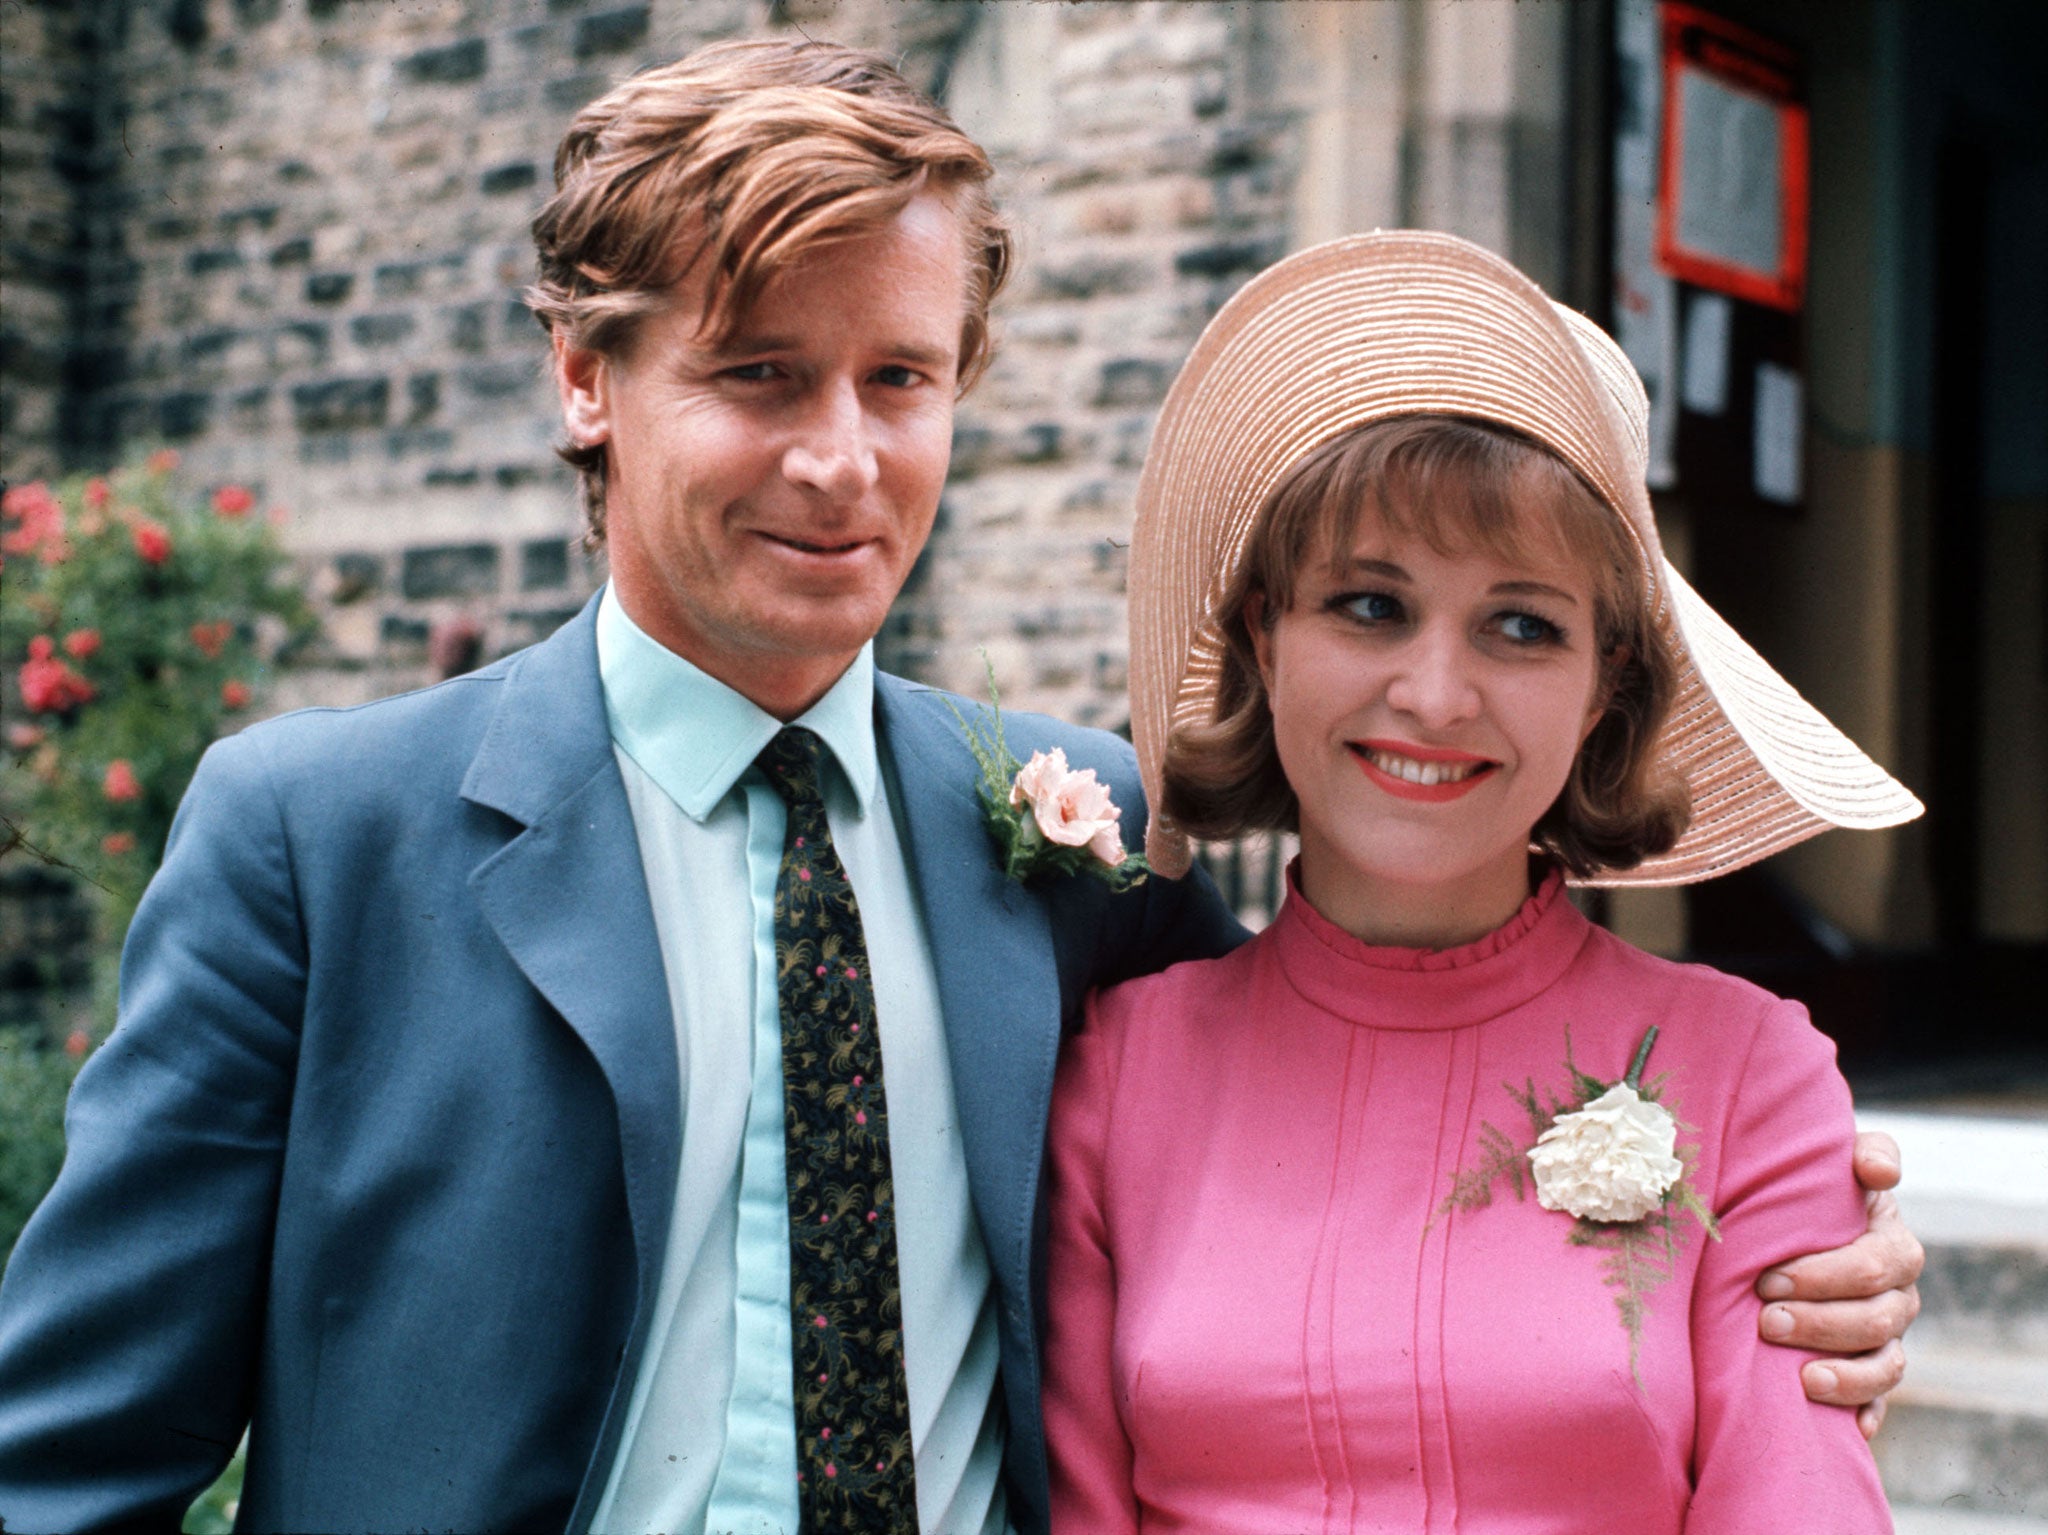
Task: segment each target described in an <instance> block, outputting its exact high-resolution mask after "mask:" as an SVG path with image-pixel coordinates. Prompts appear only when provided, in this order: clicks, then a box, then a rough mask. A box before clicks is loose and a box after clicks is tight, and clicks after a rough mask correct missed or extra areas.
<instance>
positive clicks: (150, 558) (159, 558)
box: [134, 517, 171, 565]
mask: <svg viewBox="0 0 2048 1535" xmlns="http://www.w3.org/2000/svg"><path fill="white" fill-rule="evenodd" d="M134 533H135V552H136V553H137V554H139V555H141V556H142V559H143V562H144V563H145V564H149V565H161V564H163V562H164V561H165V560H167V559H169V558H170V557H171V534H170V530H169V529H168V528H166V527H165V526H164V525H163V524H162V523H160V522H151V521H150V520H149V519H148V518H147V517H138V518H136V519H135V529H134Z"/></svg>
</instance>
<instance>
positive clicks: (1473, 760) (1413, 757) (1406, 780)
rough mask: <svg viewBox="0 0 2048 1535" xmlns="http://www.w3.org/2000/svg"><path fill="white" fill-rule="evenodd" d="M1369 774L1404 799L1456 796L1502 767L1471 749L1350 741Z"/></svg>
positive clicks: (1387, 789)
mask: <svg viewBox="0 0 2048 1535" xmlns="http://www.w3.org/2000/svg"><path fill="white" fill-rule="evenodd" d="M1347 745H1349V747H1350V749H1351V755H1352V756H1353V757H1354V758H1356V759H1357V761H1358V763H1359V765H1360V766H1361V767H1363V768H1364V769H1365V774H1366V777H1368V778H1370V779H1371V780H1372V781H1373V782H1374V783H1375V784H1377V785H1379V787H1380V788H1382V789H1384V790H1386V791H1387V792H1388V793H1389V794H1392V795H1394V796H1396V797H1397V798H1400V799H1419V800H1431V801H1441V800H1448V799H1456V798H1458V797H1459V796H1460V795H1462V794H1465V793H1467V792H1469V791H1470V790H1472V789H1475V788H1477V787H1478V786H1479V785H1480V783H1481V782H1483V781H1484V780H1485V779H1486V778H1488V777H1489V776H1491V775H1492V773H1493V771H1494V770H1495V769H1496V768H1498V767H1499V766H1500V764H1499V763H1498V762H1494V761H1492V760H1490V759H1488V758H1485V757H1475V756H1473V755H1472V754H1471V753H1470V752H1454V751H1444V750H1441V749H1435V748H1428V747H1405V748H1404V749H1399V750H1397V749H1396V748H1395V747H1393V746H1392V745H1389V744H1387V743H1384V742H1379V741H1351V742H1348V743H1347Z"/></svg>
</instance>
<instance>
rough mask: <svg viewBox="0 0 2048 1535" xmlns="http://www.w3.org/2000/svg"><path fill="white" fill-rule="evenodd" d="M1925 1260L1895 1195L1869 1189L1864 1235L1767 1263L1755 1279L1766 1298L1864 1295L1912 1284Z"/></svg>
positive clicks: (1850, 1297) (1821, 1298)
mask: <svg viewBox="0 0 2048 1535" xmlns="http://www.w3.org/2000/svg"><path fill="white" fill-rule="evenodd" d="M1926 1262H1927V1254H1926V1252H1925V1250H1923V1249H1922V1248H1921V1246H1920V1243H1919V1240H1918V1239H1917V1238H1916V1237H1915V1236H1914V1235H1913V1233H1912V1232H1910V1231H1908V1230H1907V1229H1906V1223H1905V1221H1904V1220H1902V1219H1900V1217H1899V1202H1898V1199H1897V1197H1896V1196H1894V1195H1891V1194H1873V1195H1871V1196H1870V1229H1869V1230H1867V1231H1865V1232H1864V1233H1863V1235H1862V1236H1860V1237H1858V1238H1857V1239H1856V1240H1855V1241H1853V1242H1851V1243H1850V1244H1849V1245H1848V1246H1847V1247H1835V1248H1830V1249H1829V1250H1828V1251H1826V1252H1822V1253H1812V1254H1809V1255H1808V1256H1806V1257H1804V1258H1795V1259H1793V1260H1792V1261H1791V1262H1790V1263H1784V1264H1780V1265H1779V1266H1778V1267H1777V1268H1774V1269H1766V1270H1765V1271H1764V1273H1763V1274H1762V1276H1761V1277H1759V1278H1758V1280H1757V1282H1756V1293H1757V1294H1758V1295H1760V1296H1761V1297H1763V1299H1765V1300H1768V1301H1775V1300H1805V1301H1831V1300H1863V1299H1868V1298H1870V1297H1872V1296H1876V1295H1880V1294H1882V1293H1883V1292H1884V1291H1886V1290H1899V1289H1903V1288H1905V1287H1906V1286H1908V1285H1911V1284H1912V1283H1913V1282H1914V1281H1916V1280H1917V1279H1919V1277H1920V1270H1921V1268H1922V1267H1923V1266H1924V1265H1925V1264H1926ZM1915 1310H1916V1311H1917V1310H1918V1305H1917V1302H1916V1305H1915ZM1907 1320H1909V1321H1910V1320H1911V1318H1910V1317H1908V1318H1907ZM1871 1346H1872V1347H1875V1345H1874V1344H1873V1345H1871Z"/></svg>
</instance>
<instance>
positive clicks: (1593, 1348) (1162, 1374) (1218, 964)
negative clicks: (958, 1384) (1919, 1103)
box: [1045, 875, 1891, 1535]
mask: <svg viewBox="0 0 2048 1535" xmlns="http://www.w3.org/2000/svg"><path fill="white" fill-rule="evenodd" d="M1560 891H1561V884H1560V882H1559V881H1558V879H1557V878H1556V876H1554V875H1553V876H1552V877H1551V879H1550V880H1548V881H1547V882H1546V883H1545V885H1544V887H1543V888H1542V889H1541V890H1540V891H1538V893H1537V894H1536V895H1535V896H1533V897H1531V898H1530V900H1529V902H1528V903H1527V904H1526V905H1525V906H1524V907H1523V908H1522V910H1521V912H1520V913H1519V914H1517V916H1516V917H1515V918H1514V919H1513V920H1512V921H1511V922H1509V923H1508V925H1507V926H1505V927H1503V928H1501V929H1500V930H1499V931H1497V932H1495V933H1492V934H1490V935H1489V936H1487V937H1486V938H1483V939H1481V940H1479V941H1478V942H1477V943H1473V944H1470V945H1468V946H1466V947H1464V948H1460V949H1453V950H1448V951H1444V952H1436V953H1432V952H1426V951H1420V950H1408V949H1379V948H1371V947H1368V946H1367V945H1365V944H1362V943H1360V942H1358V941H1357V940H1356V939H1354V938H1352V937H1351V936H1350V935H1349V934H1347V933H1345V932H1343V931H1341V930H1340V929H1338V928H1336V927H1334V926H1332V925H1331V924H1330V923H1328V922H1326V921H1325V920H1324V919H1323V918H1322V917H1321V916H1320V915H1318V914H1317V913H1316V912H1315V911H1314V910H1313V909H1312V908H1310V907H1309V905H1308V903H1307V902H1306V901H1304V900H1303V899H1302V898H1301V896H1300V894H1299V892H1298V891H1296V892H1292V893H1290V895H1289V898H1288V900H1287V903H1286V905H1285V907H1284V909H1283V910H1282V912H1281V914H1280V916H1279V918H1278V920H1276V921H1275V922H1274V924H1273V926H1272V927H1270V928H1268V929H1267V930H1266V931H1265V932H1264V933H1261V934H1260V935H1259V936H1258V937H1257V938H1255V939H1253V940H1252V941H1251V942H1250V943H1248V944H1246V945H1245V946H1244V947H1243V948H1241V949H1239V950H1238V951H1237V952H1235V953H1234V954H1231V955H1229V956H1227V957H1225V958H1223V959H1219V960H1211V961H1207V962H1203V963H1196V964H1185V965H1179V966H1176V967H1175V968H1173V969H1172V970H1169V971H1167V972H1166V973H1165V974H1163V975H1157V976H1150V977H1147V978H1145V979H1143V980H1138V981H1132V982H1130V983H1129V984H1127V985H1123V986H1119V987H1117V988H1116V989H1114V990H1112V991H1109V992H1106V993H1103V994H1101V995H1098V996H1097V997H1095V998H1094V999H1093V1001H1092V1003H1091V1006H1090V1010H1089V1017H1088V1023H1087V1027H1086V1028H1085V1030H1084V1031H1083V1032H1082V1033H1081V1034H1079V1035H1078V1036H1076V1037H1075V1038H1074V1039H1072V1040H1071V1041H1069V1043H1068V1046H1067V1053H1066V1054H1065V1056H1064V1057H1063V1058H1062V1061H1061V1065H1060V1072H1059V1079H1058V1087H1057V1089H1056V1093H1055V1098H1054V1111H1053V1129H1052V1179H1051V1201H1052V1203H1051V1217H1052V1230H1051V1248H1050V1257H1049V1273H1050V1275H1051V1285H1050V1297H1049V1304H1048V1315H1047V1324H1046V1351H1047V1361H1046V1391H1045V1423H1046V1432H1047V1437H1048V1441H1049V1444H1050V1448H1051V1453H1052V1462H1053V1466H1052V1471H1053V1480H1052V1488H1053V1491H1052V1499H1053V1501H1052V1512H1053V1530H1054V1535H1114V1532H1117V1531H1131V1530H1144V1531H1155V1532H1167V1531H1197V1530H1199V1531H1215V1532H1230V1535H1253V1532H1255V1535H1283V1532H1284V1535H1296V1532H1305V1531H1339V1530H1345V1531H1349V1530H1385V1531H1400V1532H1403V1535H1414V1532H1431V1535H1435V1532H1444V1531H1453V1530H1464V1531H1486V1532H1489V1535H1492V1532H1500V1535H1508V1532H1516V1535H1520V1532H1529V1535H1534V1532H1537V1531H1551V1532H1558V1535H1564V1532H1571V1535H1586V1532H1590V1531H1621V1532H1625V1535H1659V1532H1667V1531H1680V1530H1683V1531H1687V1532H1689V1535H1707V1532H1717V1535H1718V1532H1736V1531H1740V1532H1745V1535H1766V1532H1769V1535H1781V1532H1787V1531H1798V1532H1800V1535H1829V1532H1844V1535H1849V1532H1854V1535H1863V1532H1867V1531H1887V1530H1890V1529H1891V1519H1890V1515H1889V1514H1888V1513H1887V1511H1886V1506H1885V1499H1884V1494H1883V1492H1882V1490H1881V1488H1880V1487H1879V1485H1878V1479H1877V1473H1876V1469H1875V1467H1874V1465H1873V1462H1872V1460H1871V1456H1870V1452H1869V1450H1868V1449H1867V1448H1866V1446H1865V1445H1864V1443H1863V1440H1862V1438H1861V1437H1860V1436H1859V1434H1858V1433H1857V1430H1856V1426H1855V1421H1854V1417H1853V1415H1852V1414H1851V1413H1850V1412H1849V1411H1848V1410H1846V1409H1843V1408H1835V1407H1822V1406H1816V1405H1814V1404H1812V1403H1810V1402H1808V1401H1807V1400H1806V1398H1805V1396H1804V1394H1803V1393H1802V1391H1801V1389H1800V1383H1799V1376H1798V1367H1799V1365H1800V1364H1801V1363H1802V1362H1803V1360H1804V1359H1805V1358H1806V1357H1810V1356H1805V1355H1798V1354H1794V1353H1791V1352H1789V1351H1787V1350H1785V1349H1781V1348H1774V1347H1772V1346H1770V1345H1767V1344H1764V1343H1762V1342H1760V1341H1759V1340H1758V1338H1757V1331H1756V1320H1757V1310H1758V1302H1757V1300H1756V1298H1755V1296H1754V1294H1753V1293H1752V1290H1751V1286H1752V1284H1753V1283H1754V1282H1755V1280H1756V1277H1757V1275H1758V1273H1759V1272H1760V1271H1761V1270H1762V1269H1764V1268H1766V1267H1767V1266H1769V1265H1770V1264H1772V1263H1775V1262H1779V1261H1781V1260H1783V1259H1787V1258H1791V1257H1795V1256H1797V1255H1799V1254H1801V1253H1807V1252H1812V1251H1815V1250H1817V1249H1819V1248H1824V1247H1829V1246H1833V1245H1836V1244H1839V1243H1842V1242H1846V1241H1849V1240H1850V1239H1852V1238H1854V1237H1855V1236H1857V1235H1858V1234H1859V1233H1860V1232H1861V1231H1862V1230H1863V1225H1864V1216H1863V1204H1862V1200H1861V1198H1860V1196H1859V1194H1858V1191H1857V1187H1856V1183H1855V1180H1854V1176H1853V1174H1852V1172H1851V1167H1850V1143H1851V1138H1852V1136H1853V1133H1854V1125H1853V1122H1852V1120H1851V1118H1850V1109H1849V1092H1848V1088H1847V1086H1846V1085H1845V1084H1844V1083H1843V1081H1842V1079H1841V1077H1840V1075H1839V1074H1838V1073H1837V1072H1836V1071H1835V1068H1834V1047H1833V1045H1832V1044H1831V1043H1830V1042H1829V1041H1828V1040H1827V1039H1826V1038H1825V1037H1824V1036H1823V1035H1821V1034H1820V1033H1818V1032H1817V1031H1816V1030H1815V1029H1814V1028H1813V1027H1812V1025H1810V1024H1809V1023H1808V1022H1807V1021H1806V1015H1805V1012H1804V1010H1803V1009H1801V1008H1800V1007H1799V1006H1798V1005H1797V1004H1795V1003H1790V1002H1781V1001H1779V1000H1777V999H1776V998H1774V997H1771V996H1769V995H1768V994H1766V993H1764V992H1762V991H1759V990H1757V989H1756V988H1755V987H1753V986H1750V985H1748V984H1747V983H1745V982H1742V981H1738V980H1735V979H1733V978H1731V977H1729V976H1725V975H1722V974H1720V973H1718V972H1716V971H1713V970H1709V969H1705V968H1703V967H1700V966H1695V965H1676V964H1671V963H1667V962H1666V961H1663V960H1659V959H1654V958H1652V957H1650V956H1649V955H1646V954H1643V953H1641V952H1640V951H1638V950H1635V949H1632V948H1630V947H1629V946H1628V945H1627V944H1624V943H1622V942H1621V941H1620V940H1618V939H1616V938H1614V937H1613V936H1612V935H1610V934H1608V933H1606V932H1604V931H1602V930H1601V929H1599V928H1597V927H1595V926H1593V925H1592V924H1591V923H1589V922H1588V921H1586V919H1585V918H1584V917H1582V916H1581V915H1580V914H1579V913H1578V911H1577V910H1575V909H1574V908H1573V906H1572V905H1571V903H1570V902H1569V901H1568V900H1565V899H1563V898H1562V897H1561V895H1560ZM1653 1023H1654V1024H1656V1025H1658V1026H1659V1028H1660V1030H1661V1031H1662V1032H1661V1033H1660V1035H1659V1037H1658V1040H1657V1043H1656V1046H1655V1049H1654V1052H1653V1054H1652V1056H1651V1059H1650V1064H1649V1070H1648V1071H1647V1072H1646V1073H1645V1080H1646V1081H1648V1080H1650V1079H1654V1078H1657V1077H1659V1076H1660V1075H1661V1076H1665V1077H1666V1078H1667V1080H1666V1082H1665V1084H1664V1087H1663V1101H1664V1102H1665V1103H1666V1104H1667V1105H1669V1106H1670V1107H1671V1108H1672V1109H1673V1110H1674V1111H1675V1113H1676V1114H1677V1117H1678V1119H1679V1121H1680V1123H1681V1126H1682V1127H1684V1128H1682V1129H1681V1132H1680V1137H1679V1144H1680V1146H1681V1148H1682V1147H1684V1146H1685V1145H1686V1144H1687V1143H1688V1142H1690V1143H1691V1144H1692V1145H1693V1146H1694V1147H1695V1148H1696V1161H1695V1164H1694V1170H1693V1173H1692V1175H1691V1176H1692V1180H1693V1183H1694V1185H1695V1186H1696V1187H1697V1189H1698V1190H1699V1192H1700V1195H1701V1197H1702V1198H1703V1199H1704V1200H1705V1201H1706V1203H1707V1204H1708V1205H1709V1206H1710V1207H1711V1208H1712V1209H1713V1210H1714V1212H1715V1213H1716V1215H1717V1216H1718V1217H1719V1218H1720V1222H1721V1228H1722V1235H1723V1240H1722V1241H1720V1242H1718V1243H1717V1242H1712V1241H1709V1240H1707V1238H1706V1236H1705V1234H1704V1233H1703V1232H1702V1231H1701V1230H1700V1228H1699V1227H1698V1226H1697V1225H1695V1224H1693V1223H1692V1222H1691V1221H1690V1220H1686V1221H1684V1222H1683V1223H1682V1224H1681V1226H1680V1228H1679V1237H1678V1249H1677V1254H1676V1259H1675V1262H1674V1263H1673V1264H1672V1266H1671V1270H1670V1274H1669V1277H1668V1279H1667V1280H1666V1282H1664V1283H1663V1284H1662V1285H1661V1286H1660V1287H1658V1288H1656V1289H1654V1290H1653V1291H1651V1292H1650V1293H1649V1294H1648V1296H1647V1299H1646V1302H1645V1306H1646V1311H1645V1314H1644V1316H1643V1320H1642V1327H1641V1336H1640V1348H1639V1351H1638V1355H1637V1359H1636V1364H1635V1368H1634V1370H1633V1371H1632V1370H1631V1365H1630V1337H1629V1332H1628V1329H1627V1328H1626V1327H1625V1326H1624V1325H1623V1323H1622V1321H1621V1318H1620V1313H1619V1311H1618V1308H1617V1304H1616V1301H1617V1291H1616V1290H1615V1289H1613V1288H1610V1286H1609V1284H1608V1283H1607V1282H1606V1280H1605V1278H1604V1276H1603V1273H1602V1263H1603V1260H1604V1259H1606V1258H1607V1257H1608V1256H1609V1255H1608V1254H1606V1253H1603V1252H1602V1251H1600V1250H1598V1249H1596V1248H1592V1247H1586V1246H1574V1245H1572V1244H1570V1243H1568V1242H1567V1240H1566V1237H1567V1234H1568V1233H1569V1232H1570V1231H1571V1230H1572V1229H1573V1224H1574V1223H1573V1221H1572V1218H1571V1217H1570V1216H1568V1215H1565V1214H1562V1213H1557V1212H1552V1211H1548V1210H1544V1209H1542V1208H1541V1207H1540V1206H1539V1205H1538V1204H1537V1203H1536V1200H1535V1197H1534V1193H1533V1190H1531V1191H1530V1193H1529V1196H1528V1197H1527V1198H1526V1199H1523V1200H1517V1198H1516V1197H1515V1194H1514V1192H1513V1190H1512V1189H1510V1188H1509V1187H1508V1186H1507V1184H1506V1183H1505V1181H1503V1182H1500V1183H1498V1184H1497V1185H1496V1186H1495V1197H1494V1199H1493V1202H1492V1204H1491V1205H1489V1206H1488V1207H1486V1208H1483V1209H1472V1210H1467V1209H1456V1208H1453V1209H1450V1210H1448V1211H1445V1210H1443V1209H1442V1206H1443V1203H1444V1200H1445V1197H1446V1196H1447V1195H1448V1194H1449V1193H1450V1191H1451V1187H1452V1179H1453V1175H1454V1174H1455V1173H1456V1172H1458V1171H1459V1170H1460V1169H1461V1168H1462V1169H1466V1170H1470V1169H1473V1168H1475V1167H1477V1166H1478V1165H1479V1162H1480V1154H1481V1151H1482V1145H1481V1134H1482V1130H1483V1127H1484V1126H1486V1125H1487V1124H1488V1123H1491V1124H1492V1125H1494V1126H1495V1127H1497V1128H1498V1129H1499V1130H1501V1131H1502V1132H1504V1133H1505V1134H1506V1135H1507V1136H1508V1137H1509V1138H1510V1139H1511V1140H1512V1141H1514V1142H1515V1144H1516V1145H1517V1146H1527V1145H1528V1144H1529V1142H1530V1139H1531V1137H1532V1134H1533V1132H1532V1131H1531V1129H1530V1124H1529V1117H1528V1115H1527V1114H1526V1113H1525V1112H1524V1111H1523V1109H1522V1108H1521V1107H1519V1106H1518V1104H1517V1103H1516V1101H1515V1099H1514V1097H1512V1096H1511V1095H1510V1092H1509V1090H1508V1088H1507V1087H1506V1086H1504V1084H1511V1085H1512V1086H1513V1088H1514V1089H1516V1090H1517V1091H1519V1090H1521V1089H1522V1088H1523V1087H1524V1086H1525V1084H1529V1083H1532V1082H1533V1085H1534V1087H1535V1088H1536V1089H1537V1091H1538V1092H1539V1093H1542V1092H1545V1091H1553V1092H1556V1093H1558V1094H1560V1095H1563V1094H1565V1093H1566V1092H1567V1091H1568V1089H1569V1086H1570V1082H1569V1078H1568V1075H1567V1071H1566V1065H1565V1059H1566V1037H1565V1036H1566V1030H1567V1029H1569V1030H1570V1035H1571V1038H1570V1050H1571V1055H1572V1058H1573V1060H1574V1061H1575V1062H1576V1063H1577V1065H1578V1067H1579V1068H1580V1069H1581V1070H1582V1071H1585V1072H1587V1073H1588V1074H1590V1075H1592V1076H1595V1077H1599V1078H1601V1079H1603V1080H1606V1081H1612V1080H1614V1079H1617V1078H1619V1077H1620V1076H1621V1075H1622V1074H1623V1072H1624V1071H1625V1070H1626V1069H1627V1067H1628V1063H1629V1058H1630V1056H1631V1055H1632V1054H1633V1053H1634V1050H1635V1048H1636V1045H1637V1043H1638V1042H1639V1041H1640V1040H1641V1038H1642V1036H1643V1032H1644V1030H1645V1029H1646V1028H1647V1027H1648V1026H1649V1025H1650V1024H1653Z"/></svg>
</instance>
